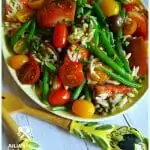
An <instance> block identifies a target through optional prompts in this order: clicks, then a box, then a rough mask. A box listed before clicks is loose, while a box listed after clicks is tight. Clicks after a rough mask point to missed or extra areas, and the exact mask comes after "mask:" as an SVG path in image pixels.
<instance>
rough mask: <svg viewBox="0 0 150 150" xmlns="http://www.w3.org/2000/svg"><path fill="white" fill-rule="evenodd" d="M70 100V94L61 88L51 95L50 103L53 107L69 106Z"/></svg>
mask: <svg viewBox="0 0 150 150" xmlns="http://www.w3.org/2000/svg"><path fill="white" fill-rule="evenodd" d="M70 98H71V94H70V92H69V91H67V90H66V89H62V88H61V89H58V90H55V91H53V92H52V93H50V94H49V103H50V104H51V105H53V106H61V105H65V104H67V103H68V102H69V100H70Z"/></svg>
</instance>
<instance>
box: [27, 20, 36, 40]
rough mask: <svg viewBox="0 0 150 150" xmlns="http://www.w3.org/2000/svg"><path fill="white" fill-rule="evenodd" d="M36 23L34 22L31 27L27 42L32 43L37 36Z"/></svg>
mask: <svg viewBox="0 0 150 150" xmlns="http://www.w3.org/2000/svg"><path fill="white" fill-rule="evenodd" d="M35 29H36V22H35V20H32V22H31V25H30V26H29V35H28V37H27V41H28V42H30V41H31V40H32V38H33V36H34V34H35Z"/></svg>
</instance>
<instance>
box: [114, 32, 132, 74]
mask: <svg viewBox="0 0 150 150" xmlns="http://www.w3.org/2000/svg"><path fill="white" fill-rule="evenodd" d="M121 34H122V33H121V31H119V32H118V33H117V37H116V50H117V51H118V55H119V56H120V58H121V60H122V62H123V63H124V68H125V70H126V71H127V72H128V73H130V74H131V69H130V66H129V61H128V60H127V59H126V57H125V54H124V50H123V48H122V44H121V41H120V35H121Z"/></svg>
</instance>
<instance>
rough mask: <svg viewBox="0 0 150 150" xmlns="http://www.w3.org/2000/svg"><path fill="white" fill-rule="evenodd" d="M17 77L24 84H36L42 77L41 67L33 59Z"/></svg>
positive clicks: (21, 69)
mask: <svg viewBox="0 0 150 150" xmlns="http://www.w3.org/2000/svg"><path fill="white" fill-rule="evenodd" d="M17 76H18V79H19V81H20V82H21V83H22V84H35V83H36V82H37V81H38V79H39V77H40V66H39V64H38V63H37V62H36V61H35V60H34V59H33V58H32V57H31V58H30V60H29V61H28V62H27V63H25V64H24V65H23V66H22V67H21V68H20V69H19V70H18V71H17Z"/></svg>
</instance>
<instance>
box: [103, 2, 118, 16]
mask: <svg viewBox="0 0 150 150" xmlns="http://www.w3.org/2000/svg"><path fill="white" fill-rule="evenodd" d="M100 7H101V9H102V11H103V13H104V14H105V16H107V17H110V16H113V15H117V14H119V10H120V7H119V4H118V2H116V1H115V0H103V1H102V3H101V5H100Z"/></svg>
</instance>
